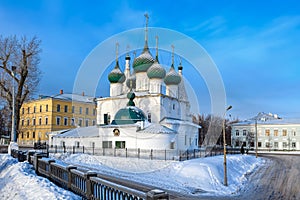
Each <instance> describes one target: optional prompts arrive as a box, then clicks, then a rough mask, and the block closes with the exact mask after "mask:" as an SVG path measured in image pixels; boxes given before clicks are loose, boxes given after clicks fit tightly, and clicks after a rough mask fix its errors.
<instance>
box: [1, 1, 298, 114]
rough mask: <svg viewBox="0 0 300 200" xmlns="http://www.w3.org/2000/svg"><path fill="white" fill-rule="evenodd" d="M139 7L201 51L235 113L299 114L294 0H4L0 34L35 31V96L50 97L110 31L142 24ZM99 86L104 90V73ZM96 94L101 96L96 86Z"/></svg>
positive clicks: (69, 84) (69, 83)
mask: <svg viewBox="0 0 300 200" xmlns="http://www.w3.org/2000/svg"><path fill="white" fill-rule="evenodd" d="M145 12H148V13H149V15H150V21H149V26H152V27H163V28H168V29H172V30H175V31H179V32H181V33H183V34H185V35H187V36H189V37H191V38H193V39H194V40H195V41H196V42H198V43H199V44H201V45H202V46H203V47H204V48H205V49H206V51H207V52H208V54H209V55H210V56H211V58H212V59H213V60H214V62H215V64H216V65H217V67H218V69H219V71H220V74H221V76H222V78H223V81H224V85H225V89H226V94H227V103H228V104H230V105H232V106H233V109H232V110H231V111H230V113H231V115H232V116H233V117H239V118H242V119H244V118H248V117H251V116H254V115H255V114H256V113H258V112H261V111H264V112H272V113H277V114H278V115H279V116H283V117H291V118H296V117H297V118H300V106H299V105H300V103H299V102H300V77H299V75H300V67H299V66H300V65H299V64H300V59H299V58H300V53H299V52H300V3H298V1H296V0H295V1H291V0H287V1H279V0H274V1H258V0H257V1H256V0H252V1H240V0H236V1H221V0H220V1H189V0H185V1H83V0H72V1H71V0H69V1H68V0H64V1H60V0H47V1H46V0H45V1H43V0H31V1H11V0H2V1H1V2H0V34H2V35H4V36H8V35H12V34H16V35H19V36H21V35H27V36H29V37H31V36H34V35H36V36H38V37H39V38H40V39H41V40H42V49H43V52H42V54H41V64H40V68H41V70H42V72H43V77H42V81H41V84H40V86H39V94H46V95H52V94H56V93H58V92H59V90H60V89H64V91H66V92H71V91H72V88H73V83H74V79H75V77H76V73H77V71H78V69H79V67H80V65H81V63H82V62H83V61H84V59H85V58H86V57H87V55H88V54H89V53H90V52H91V51H92V50H93V49H94V48H95V47H96V46H97V45H98V44H99V43H101V42H102V41H104V40H106V39H107V38H109V37H111V36H112V35H115V34H118V33H120V32H123V31H126V30H130V29H133V28H141V27H143V26H144V24H145V19H144V13H145ZM142 45H143V43H141V46H142ZM178 48H179V47H178ZM112 54H114V52H112ZM184 70H185V68H184ZM185 72H186V73H188V72H189V70H186V71H185ZM101 81H102V79H101ZM100 84H101V85H103V87H104V88H107V84H108V82H107V79H105V78H104V79H103V82H101V83H100ZM193 84H195V85H197V84H198V85H201V88H203V89H200V90H199V92H198V91H197V92H196V93H197V95H198V97H199V98H200V99H202V100H203V101H202V104H204V106H202V107H201V108H200V112H203V113H208V112H209V109H207V108H206V107H205V105H206V104H207V105H209V102H208V101H209V94H208V92H207V90H206V89H205V84H204V83H203V81H201V80H199V82H197V81H195V83H194V82H193ZM105 85H106V86H105ZM97 95H98V96H105V95H107V94H105V92H104V91H102V90H101V89H99V91H98V92H97Z"/></svg>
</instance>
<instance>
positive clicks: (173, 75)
mask: <svg viewBox="0 0 300 200" xmlns="http://www.w3.org/2000/svg"><path fill="white" fill-rule="evenodd" d="M164 82H165V84H166V85H178V84H179V83H180V82H181V77H180V75H179V74H178V73H177V72H176V71H175V69H174V65H173V64H172V66H171V68H170V71H169V72H168V73H167V75H166V77H165V79H164Z"/></svg>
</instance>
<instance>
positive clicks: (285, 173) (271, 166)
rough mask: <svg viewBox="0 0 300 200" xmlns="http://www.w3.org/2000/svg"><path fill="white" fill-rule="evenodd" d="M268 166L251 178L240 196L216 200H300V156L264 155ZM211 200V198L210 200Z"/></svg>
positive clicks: (264, 166)
mask: <svg viewBox="0 0 300 200" xmlns="http://www.w3.org/2000/svg"><path fill="white" fill-rule="evenodd" d="M264 157H265V158H269V159H268V160H267V164H266V165H263V166H262V167H261V168H260V169H259V170H258V171H256V172H255V173H253V174H251V175H250V176H249V182H248V186H247V187H244V188H243V189H242V191H240V193H239V195H238V196H230V197H229V196H227V197H222V198H216V199H256V200H266V199H270V200H271V199H282V200H293V199H295V200H297V199H300V178H299V177H300V156H299V155H264ZM210 199H211V198H210Z"/></svg>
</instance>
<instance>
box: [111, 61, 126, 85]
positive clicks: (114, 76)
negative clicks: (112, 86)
mask: <svg viewBox="0 0 300 200" xmlns="http://www.w3.org/2000/svg"><path fill="white" fill-rule="evenodd" d="M108 80H109V82H110V83H123V82H124V81H125V75H124V73H123V72H122V71H121V70H120V67H119V62H117V63H116V66H115V68H114V69H113V70H112V71H111V72H110V73H109V75H108Z"/></svg>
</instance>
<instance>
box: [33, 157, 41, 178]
mask: <svg viewBox="0 0 300 200" xmlns="http://www.w3.org/2000/svg"><path fill="white" fill-rule="evenodd" d="M33 156H34V161H33V167H34V170H35V173H36V174H37V175H39V166H38V164H39V159H40V158H42V155H40V154H37V153H35V154H34V155H33Z"/></svg>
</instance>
